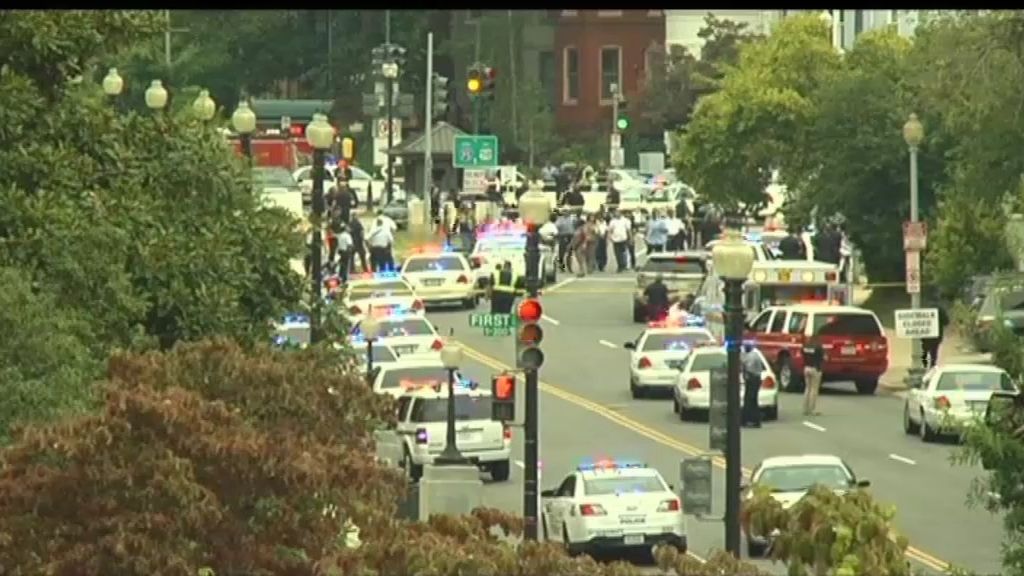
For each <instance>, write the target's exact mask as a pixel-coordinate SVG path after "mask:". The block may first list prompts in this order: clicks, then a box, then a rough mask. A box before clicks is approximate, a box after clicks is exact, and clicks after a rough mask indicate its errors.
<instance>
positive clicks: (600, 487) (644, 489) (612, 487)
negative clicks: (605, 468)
mask: <svg viewBox="0 0 1024 576" xmlns="http://www.w3.org/2000/svg"><path fill="white" fill-rule="evenodd" d="M664 491H665V486H664V485H663V484H662V482H661V479H660V478H658V477H657V476H613V475H609V476H596V477H592V478H584V479H583V493H584V494H586V495H587V496H611V495H613V494H628V493H630V492H634V493H640V494H645V493H649V492H664Z"/></svg>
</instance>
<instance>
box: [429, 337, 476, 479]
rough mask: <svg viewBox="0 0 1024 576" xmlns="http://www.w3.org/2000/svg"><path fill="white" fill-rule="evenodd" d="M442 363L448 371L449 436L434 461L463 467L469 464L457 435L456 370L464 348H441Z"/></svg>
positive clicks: (454, 346)
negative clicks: (458, 442)
mask: <svg viewBox="0 0 1024 576" xmlns="http://www.w3.org/2000/svg"><path fill="white" fill-rule="evenodd" d="M441 363H442V364H444V367H445V369H446V370H448V434H447V440H446V441H445V446H444V451H443V452H441V454H440V455H439V456H438V457H437V459H436V460H435V461H434V462H435V463H436V464H440V465H442V466H462V465H465V464H467V463H468V461H467V460H466V458H465V457H464V456H463V455H462V452H459V447H458V446H457V445H456V435H455V370H457V369H458V367H459V365H460V364H462V346H459V345H458V344H457V343H455V342H447V343H445V345H444V347H443V348H441Z"/></svg>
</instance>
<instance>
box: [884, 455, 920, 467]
mask: <svg viewBox="0 0 1024 576" xmlns="http://www.w3.org/2000/svg"><path fill="white" fill-rule="evenodd" d="M889 458H892V459H893V460H895V461H897V462H903V463H904V464H910V465H911V466H915V465H916V464H917V462H914V461H913V460H911V459H910V458H905V457H903V456H900V455H899V454H889Z"/></svg>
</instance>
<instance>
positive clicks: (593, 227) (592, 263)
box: [584, 215, 597, 273]
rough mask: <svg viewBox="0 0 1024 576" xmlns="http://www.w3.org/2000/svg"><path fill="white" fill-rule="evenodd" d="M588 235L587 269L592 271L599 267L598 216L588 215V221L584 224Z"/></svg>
mask: <svg viewBox="0 0 1024 576" xmlns="http://www.w3.org/2000/svg"><path fill="white" fill-rule="evenodd" d="M584 228H585V230H584V232H585V233H586V235H587V245H586V251H587V270H589V271H590V272H591V273H593V272H594V270H596V269H597V217H596V216H594V215H590V216H587V223H586V225H585V226H584Z"/></svg>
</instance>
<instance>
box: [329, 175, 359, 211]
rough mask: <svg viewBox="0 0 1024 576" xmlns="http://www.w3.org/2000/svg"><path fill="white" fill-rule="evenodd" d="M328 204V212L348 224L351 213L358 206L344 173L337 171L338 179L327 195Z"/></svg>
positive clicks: (357, 200)
mask: <svg viewBox="0 0 1024 576" xmlns="http://www.w3.org/2000/svg"><path fill="white" fill-rule="evenodd" d="M328 199H329V200H328V202H329V204H330V207H329V211H330V212H331V213H332V214H336V215H337V218H338V219H339V220H340V221H342V222H348V221H349V219H350V218H352V212H353V211H354V210H355V208H356V207H358V206H359V199H358V198H357V197H356V195H355V193H354V192H352V188H350V187H349V185H348V180H346V179H345V176H344V171H343V170H338V179H337V181H336V183H335V185H334V187H333V188H331V190H330V193H329V194H328Z"/></svg>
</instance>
